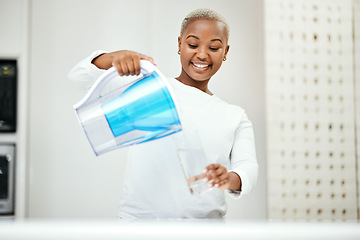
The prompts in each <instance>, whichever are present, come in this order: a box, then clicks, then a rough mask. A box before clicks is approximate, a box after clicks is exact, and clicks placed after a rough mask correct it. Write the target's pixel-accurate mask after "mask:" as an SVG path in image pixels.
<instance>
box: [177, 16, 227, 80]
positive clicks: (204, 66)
mask: <svg viewBox="0 0 360 240" xmlns="http://www.w3.org/2000/svg"><path fill="white" fill-rule="evenodd" d="M178 42H179V50H180V52H181V53H180V61H181V65H182V73H181V75H180V77H182V78H187V79H181V80H183V81H207V80H209V79H210V78H211V77H212V76H213V75H214V74H215V73H216V72H217V71H218V70H219V68H220V67H221V64H222V62H223V60H224V58H225V57H226V54H227V52H228V51H229V46H228V44H227V38H226V30H225V26H224V24H223V23H221V22H218V21H216V20H207V19H199V20H194V21H192V22H190V23H189V24H188V25H187V27H186V29H185V31H184V33H183V34H182V36H180V37H179V39H178Z"/></svg>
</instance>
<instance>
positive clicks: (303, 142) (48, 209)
mask: <svg viewBox="0 0 360 240" xmlns="http://www.w3.org/2000/svg"><path fill="white" fill-rule="evenodd" d="M359 6H360V1H357V0H345V1H344V0H332V1H325V0H317V1H315V0H314V1H312V0H297V1H295V0H273V1H271V0H241V1H239V0H225V1H215V0H206V1H205V0H203V1H193V0H192V1H190V0H183V1H181V2H178V1H167V0H138V1H125V0H101V1H99V0H87V1H85V0H76V1H74V0H71V1H70V0H52V1H46V0H0V29H1V31H0V60H1V59H4V60H8V59H10V60H16V63H17V73H18V74H17V78H16V79H15V80H16V82H17V87H16V89H17V90H16V93H17V94H16V106H17V109H16V119H17V123H16V130H15V131H7V132H6V131H2V132H0V145H1V144H3V145H6V144H7V145H8V144H11V145H15V154H14V155H15V158H13V160H14V161H15V164H14V167H13V169H14V174H15V175H14V176H15V177H14V179H15V181H14V196H15V197H14V199H13V201H14V206H13V209H12V211H9V212H7V213H6V211H5V210H3V212H5V213H6V214H5V215H4V216H7V217H9V216H10V217H15V218H115V217H116V214H117V205H118V201H119V197H120V195H121V189H122V181H123V173H124V168H125V165H126V160H125V154H126V149H120V150H116V151H113V152H110V153H107V154H105V155H102V156H100V157H95V156H94V154H93V152H92V150H91V148H90V146H89V144H88V142H87V141H86V138H85V136H84V134H83V132H82V129H81V128H80V126H79V124H78V121H77V119H76V116H75V112H74V110H73V105H74V104H75V103H77V102H78V101H79V100H80V99H81V98H82V97H83V96H84V93H83V92H81V91H79V90H78V89H76V87H75V86H73V85H72V84H71V83H70V81H69V80H68V79H67V74H68V72H69V71H70V69H71V68H72V67H73V66H74V65H75V64H76V63H77V62H79V61H80V60H82V59H83V58H85V57H87V56H88V55H90V54H91V53H92V52H93V51H95V50H98V49H101V50H107V51H115V50H120V49H129V50H134V51H138V52H141V53H144V54H147V55H149V56H152V57H153V58H154V59H155V61H156V63H157V65H158V68H159V69H160V70H161V71H162V72H163V74H164V75H165V76H169V77H176V76H178V74H179V73H180V62H179V56H178V54H177V50H178V49H177V37H178V35H179V31H180V25H181V21H182V19H183V18H184V17H185V16H186V14H187V13H189V12H190V11H192V10H194V9H196V8H199V7H206V8H213V9H215V10H217V11H218V12H220V13H221V14H223V15H224V16H225V17H226V18H227V20H228V22H229V24H230V28H231V30H230V41H229V44H230V51H229V54H228V58H227V59H228V60H227V61H226V62H225V63H224V64H223V67H222V68H221V70H220V71H219V72H218V73H217V74H216V75H215V76H214V78H213V79H212V80H211V85H210V89H211V90H212V91H213V92H214V93H215V94H216V95H218V96H219V97H220V98H222V99H224V100H226V101H228V102H229V103H232V104H237V105H239V106H241V107H243V108H244V109H245V110H246V112H247V114H248V116H249V118H250V119H251V121H252V123H253V126H254V132H255V138H256V149H257V157H258V162H259V166H260V169H259V178H258V183H257V186H256V187H255V189H254V191H253V192H252V193H251V194H250V195H247V196H244V197H243V198H241V199H240V200H233V199H231V198H229V197H228V196H227V200H228V214H227V216H226V217H227V218H228V219H268V218H270V219H334V220H346V219H357V218H358V209H359V196H358V192H359V184H358V176H359V173H358V163H359V155H358V154H359V152H360V147H359V146H360V141H359V140H357V139H358V138H359V136H360V125H359V121H360V116H359V115H360V110H359V108H360V104H359V95H360V87H359V86H360V80H359V71H360V70H359V49H360V46H359V32H358V30H357V29H360V27H359V26H360V24H359V18H360V15H359V14H360V9H359V8H360V7H359ZM356 26H357V27H356ZM15 80H14V81H15ZM9 81H10V80H9ZM0 86H1V88H3V89H2V90H1V91H2V94H3V96H5V93H6V92H8V91H7V90H5V89H7V87H8V86H7V87H6V88H5V87H3V86H5V85H0ZM14 161H13V162H14ZM0 203H1V202H0Z"/></svg>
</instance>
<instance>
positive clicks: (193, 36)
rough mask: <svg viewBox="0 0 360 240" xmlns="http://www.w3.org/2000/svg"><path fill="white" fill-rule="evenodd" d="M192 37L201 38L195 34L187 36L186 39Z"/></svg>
mask: <svg viewBox="0 0 360 240" xmlns="http://www.w3.org/2000/svg"><path fill="white" fill-rule="evenodd" d="M190 37H193V38H196V39H198V40H199V38H198V37H197V36H195V35H189V36H187V37H186V39H188V38H190Z"/></svg>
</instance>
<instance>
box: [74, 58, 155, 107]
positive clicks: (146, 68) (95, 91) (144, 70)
mask: <svg viewBox="0 0 360 240" xmlns="http://www.w3.org/2000/svg"><path fill="white" fill-rule="evenodd" d="M140 67H141V72H140V75H142V76H140V78H139V75H138V76H132V77H133V78H134V79H133V80H132V81H128V82H126V84H131V83H134V82H136V81H138V80H140V79H142V77H143V76H147V75H150V74H152V73H153V72H154V71H156V67H155V66H154V65H153V64H152V63H151V62H149V61H147V60H140ZM117 74H118V72H117V71H116V69H115V67H111V68H109V69H108V70H106V71H105V72H104V73H103V74H102V75H101V76H100V77H99V78H98V79H97V80H96V81H95V83H94V84H93V85H92V86H91V88H90V90H89V91H88V93H87V94H86V95H85V97H84V98H83V99H82V100H81V101H80V102H79V103H78V104H76V105H75V106H74V108H75V109H77V108H79V107H80V106H81V105H83V104H85V103H86V102H88V101H91V100H94V99H97V98H99V97H100V96H101V92H102V90H103V88H104V87H105V86H106V85H107V84H108V83H109V82H110V81H111V80H113V78H114V77H115V76H116V75H117Z"/></svg>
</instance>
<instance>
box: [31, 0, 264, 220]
mask: <svg viewBox="0 0 360 240" xmlns="http://www.w3.org/2000/svg"><path fill="white" fill-rule="evenodd" d="M197 7H211V8H214V9H217V10H218V11H219V12H221V13H223V15H225V16H226V17H227V19H228V21H229V23H230V26H231V36H230V45H231V48H230V52H229V55H228V61H227V62H225V64H224V65H223V68H222V69H221V72H219V73H218V74H217V75H216V76H215V77H214V78H213V79H212V82H211V89H212V90H213V92H215V94H217V95H218V96H220V97H221V98H223V99H225V100H227V101H228V102H230V103H234V104H238V105H240V106H242V107H243V108H245V109H246V110H247V113H248V116H249V118H250V119H251V120H252V122H253V125H254V130H255V137H256V141H257V154H258V159H259V164H260V173H259V180H258V185H257V187H256V189H255V190H254V192H253V193H252V194H251V195H249V196H246V197H244V198H242V199H241V200H238V201H235V200H232V199H228V202H229V212H228V218H258V219H262V218H265V217H266V189H265V172H266V171H265V117H264V116H265V109H264V79H263V75H264V63H263V22H262V1H261V0H258V1H253V0H243V1H237V0H232V1H230V0H227V1H215V0H211V1H209V0H208V1H205V0H204V1H191V0H186V1H181V4H177V5H176V6H175V5H174V1H166V0H158V1H155V0H153V1H146V0H143V1H119V0H106V1H104V0H102V1H100V0H99V1H96V0H92V1H85V0H78V1H73V0H64V1H60V0H59V1H46V0H33V1H31V6H30V13H31V28H30V30H31V39H30V44H31V45H30V50H31V56H30V62H29V63H30V68H31V74H30V88H29V93H30V97H29V104H30V108H29V111H30V118H29V119H30V121H29V166H30V169H29V189H28V190H29V199H28V200H29V204H28V216H29V217H61V218H77V217H81V218H82V217H85V218H92V217H95V218H106V217H115V216H116V211H117V202H118V200H119V197H120V194H121V186H122V178H123V170H124V167H125V160H124V155H125V153H126V149H121V150H117V151H114V152H111V153H107V154H105V155H103V156H100V157H95V156H94V155H93V153H92V151H91V149H90V147H89V145H88V143H87V142H86V139H85V137H84V134H83V132H82V130H81V129H80V126H79V125H78V123H77V120H76V118H75V113H74V111H73V109H72V105H73V104H74V103H76V102H77V101H79V100H80V99H81V98H82V93H81V92H79V91H78V90H77V89H75V88H74V87H73V86H72V85H71V84H70V82H69V81H68V80H67V73H68V72H69V70H70V69H71V67H72V66H73V65H75V64H76V63H77V62H78V61H80V60H81V59H82V58H84V57H86V56H87V55H89V54H90V53H91V52H92V51H93V50H96V49H104V50H110V51H111V50H117V49H132V50H136V51H139V52H142V53H145V54H148V55H150V56H152V57H154V58H155V61H156V62H157V64H158V67H159V69H160V70H161V71H162V72H163V73H164V74H165V75H167V76H177V75H178V74H179V72H180V64H179V60H178V55H177V37H178V34H179V29H180V24H181V21H182V19H183V17H184V16H185V15H186V14H187V13H188V12H190V11H191V10H193V9H195V8H197Z"/></svg>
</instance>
